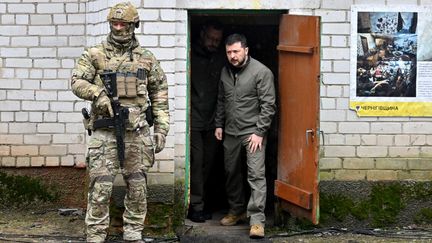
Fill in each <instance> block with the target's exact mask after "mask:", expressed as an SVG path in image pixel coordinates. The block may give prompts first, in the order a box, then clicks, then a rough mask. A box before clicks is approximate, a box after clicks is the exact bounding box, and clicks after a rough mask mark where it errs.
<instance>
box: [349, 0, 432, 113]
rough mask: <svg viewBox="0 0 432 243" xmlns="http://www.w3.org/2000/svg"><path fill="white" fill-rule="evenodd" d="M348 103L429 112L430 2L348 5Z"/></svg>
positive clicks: (373, 109) (375, 109)
mask: <svg viewBox="0 0 432 243" xmlns="http://www.w3.org/2000/svg"><path fill="white" fill-rule="evenodd" d="M351 17H352V20H351V76H350V109H352V110H355V111H356V112H357V115H358V116H413V117H415V116H432V8H431V7H420V6H403V5H401V6H397V7H390V6H385V7H376V6H375V7H371V6H369V5H368V6H362V5H356V6H353V7H352V9H351Z"/></svg>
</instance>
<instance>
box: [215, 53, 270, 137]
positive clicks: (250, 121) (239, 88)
mask: <svg viewBox="0 0 432 243" xmlns="http://www.w3.org/2000/svg"><path fill="white" fill-rule="evenodd" d="M275 100H276V95H275V88H274V78H273V74H272V72H271V71H270V69H268V68H267V67H266V66H264V65H263V64H262V63H260V62H259V61H257V60H255V59H253V58H252V57H249V60H247V63H246V64H245V65H244V66H243V67H242V68H241V69H240V70H238V72H235V73H233V72H232V70H231V68H230V67H224V68H223V70H222V73H221V82H220V85H219V94H218V102H217V111H216V118H215V125H216V127H219V128H224V131H225V133H227V134H230V135H233V136H240V135H246V134H252V133H254V134H256V135H258V136H261V137H263V136H265V134H266V132H267V130H268V129H269V127H270V125H271V122H272V119H273V116H274V114H275V112H276V104H275Z"/></svg>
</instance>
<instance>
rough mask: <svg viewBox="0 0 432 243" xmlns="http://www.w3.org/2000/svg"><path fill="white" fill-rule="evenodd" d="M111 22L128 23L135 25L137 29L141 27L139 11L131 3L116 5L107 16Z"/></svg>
mask: <svg viewBox="0 0 432 243" xmlns="http://www.w3.org/2000/svg"><path fill="white" fill-rule="evenodd" d="M107 20H108V21H109V22H113V21H122V22H126V23H134V24H135V28H138V27H139V16H138V11H137V9H136V8H135V6H134V5H132V4H131V3H130V2H123V3H118V4H116V5H114V6H113V7H112V8H111V9H110V11H109V13H108V16H107Z"/></svg>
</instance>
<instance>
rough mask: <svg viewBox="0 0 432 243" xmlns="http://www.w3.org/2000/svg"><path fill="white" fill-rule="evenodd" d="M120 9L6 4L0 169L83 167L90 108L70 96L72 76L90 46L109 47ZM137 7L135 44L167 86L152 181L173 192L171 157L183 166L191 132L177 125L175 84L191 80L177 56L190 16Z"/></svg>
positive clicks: (180, 89)
mask: <svg viewBox="0 0 432 243" xmlns="http://www.w3.org/2000/svg"><path fill="white" fill-rule="evenodd" d="M116 2H119V1H106V0H105V1H99V0H97V1H82V0H68V1H57V0H45V1H37V3H36V2H31V1H27V0H5V1H2V2H1V3H0V28H1V30H2V31H1V32H0V57H1V58H0V67H1V70H0V141H1V142H0V165H1V167H40V166H74V165H82V163H83V162H84V153H85V150H86V145H85V144H86V140H87V139H89V138H88V136H86V134H85V133H84V129H83V125H82V122H81V121H82V116H81V112H80V110H81V108H82V107H88V103H87V102H84V101H82V100H80V99H78V98H77V97H75V95H74V94H73V93H72V92H71V90H70V76H71V70H72V68H73V67H74V65H75V60H76V59H77V58H78V57H79V56H80V55H81V53H82V51H83V50H84V48H85V47H86V46H90V45H94V44H96V43H99V42H100V41H101V40H102V39H105V37H106V34H107V33H108V32H109V26H108V24H107V22H106V16H107V13H108V8H109V6H112V5H113V4H115V3H116ZM131 2H132V3H133V4H134V5H135V6H137V7H139V14H140V17H141V20H143V21H144V22H141V26H140V28H139V29H138V30H137V31H136V33H137V37H138V39H139V41H140V43H141V45H142V46H144V47H146V48H148V49H149V50H151V51H152V52H153V53H154V54H155V56H156V57H157V58H158V60H159V61H160V63H161V65H162V67H163V69H164V70H165V72H166V74H167V78H168V83H169V96H170V113H171V130H170V132H169V134H168V137H167V145H166V148H165V150H164V151H163V152H161V153H160V154H158V155H157V162H156V163H155V165H154V167H153V168H152V169H151V172H153V173H152V174H151V175H150V176H149V180H150V183H152V182H153V183H155V184H172V182H173V176H174V174H173V172H174V168H175V164H174V160H173V157H174V156H176V160H175V161H184V143H185V129H183V130H178V129H177V130H176V129H175V125H179V126H181V127H183V128H184V127H185V126H186V125H185V122H186V119H185V117H186V115H185V112H186V110H185V107H186V106H185V103H186V102H185V100H186V99H185V97H186V92H185V90H186V82H185V81H181V82H177V81H176V76H178V77H186V75H185V69H186V64H185V63H186V61H185V55H184V54H182V55H180V58H179V57H177V55H176V53H177V52H179V50H183V52H185V51H184V50H185V42H184V41H182V40H186V25H182V24H181V23H182V22H181V21H177V16H178V15H179V16H180V17H183V20H182V21H183V22H184V21H185V19H186V17H185V16H186V14H185V12H182V11H179V10H176V9H175V1H151V0H149V1H145V3H144V4H142V3H141V1H140V0H138V1H131ZM183 80H185V79H183ZM177 93H178V94H177ZM174 97H176V98H174ZM176 106H177V111H176V113H175V114H174V109H176ZM174 134H176V136H174ZM174 143H179V145H178V146H174ZM174 147H176V151H174ZM182 148H183V149H182ZM181 166H182V167H184V163H182V164H181Z"/></svg>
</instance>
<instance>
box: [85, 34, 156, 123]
mask: <svg viewBox="0 0 432 243" xmlns="http://www.w3.org/2000/svg"><path fill="white" fill-rule="evenodd" d="M115 52H116V50H115V48H114V47H113V46H111V45H109V44H108V43H107V42H102V44H101V45H98V46H97V47H95V48H91V49H90V50H89V54H90V57H91V59H92V60H91V62H92V64H93V65H94V67H95V68H96V74H97V75H96V76H95V78H94V84H96V85H98V86H100V87H104V84H103V81H102V80H101V78H100V74H102V73H103V72H104V71H107V70H110V71H111V72H116V73H117V75H116V76H117V95H118V97H119V101H120V103H121V105H122V106H125V107H128V108H129V125H128V126H127V129H128V130H134V129H136V128H139V127H143V126H145V124H146V123H147V121H146V111H147V108H148V107H149V102H150V99H149V94H148V90H147V85H148V74H149V73H150V71H151V68H152V59H151V58H150V57H148V56H146V55H144V51H143V49H142V48H141V47H140V46H138V47H136V48H134V49H133V50H132V58H131V57H130V52H129V51H126V52H125V53H124V54H123V55H122V56H120V55H116V53H115ZM95 119H96V118H95Z"/></svg>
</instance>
